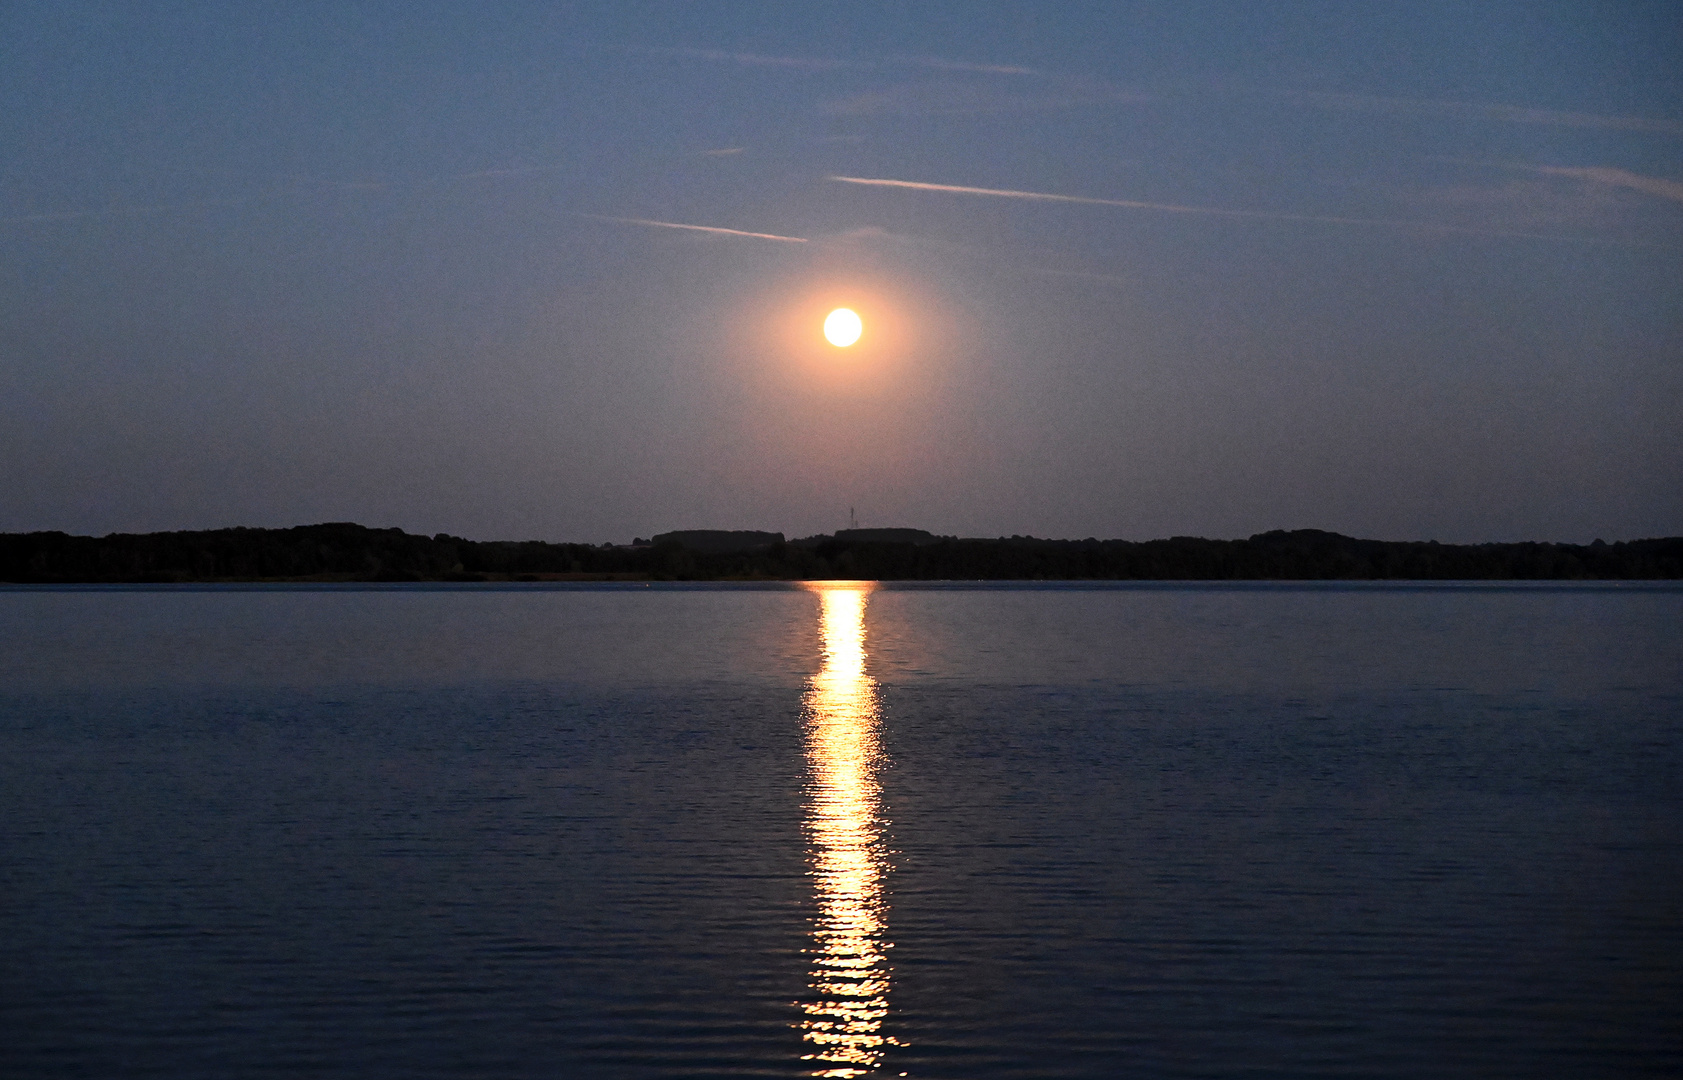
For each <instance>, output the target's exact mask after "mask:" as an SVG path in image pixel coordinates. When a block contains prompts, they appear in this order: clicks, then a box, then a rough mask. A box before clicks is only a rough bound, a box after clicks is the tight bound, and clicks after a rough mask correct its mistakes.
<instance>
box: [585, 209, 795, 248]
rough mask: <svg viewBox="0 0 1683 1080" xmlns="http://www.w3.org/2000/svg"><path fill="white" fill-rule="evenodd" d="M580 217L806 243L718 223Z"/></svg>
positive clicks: (654, 227)
mask: <svg viewBox="0 0 1683 1080" xmlns="http://www.w3.org/2000/svg"><path fill="white" fill-rule="evenodd" d="M579 216H580V217H586V218H590V219H591V220H592V221H612V222H616V223H618V224H620V225H643V226H647V227H648V228H652V229H683V230H685V231H687V232H698V233H709V234H711V235H714V236H740V237H745V238H747V239H750V240H778V241H782V242H783V243H786V244H804V243H806V242H807V239H806V237H804V236H779V235H778V234H777V233H763V232H747V231H745V230H742V229H726V228H722V227H720V226H718V225H685V224H683V223H682V222H677V221H651V220H650V219H648V218H628V217H608V216H606V215H603V214H580V215H579Z"/></svg>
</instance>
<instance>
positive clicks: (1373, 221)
mask: <svg viewBox="0 0 1683 1080" xmlns="http://www.w3.org/2000/svg"><path fill="white" fill-rule="evenodd" d="M828 179H830V180H833V181H835V182H837V183H842V184H862V185H865V186H868V187H887V188H901V189H906V190H910V191H931V192H938V193H943V194H950V195H980V196H985V197H989V198H1001V199H1027V200H1032V201H1034V202H1055V203H1076V204H1079V205H1083V206H1117V207H1122V208H1124V209H1128V210H1154V211H1157V212H1158V213H1165V214H1192V215H1198V216H1203V217H1224V218H1242V219H1247V220H1252V221H1301V222H1313V223H1316V224H1323V225H1358V226H1364V227H1368V228H1386V229H1406V230H1412V231H1417V232H1434V233H1454V234H1457V235H1463V236H1505V237H1513V238H1517V239H1527V240H1565V241H1568V242H1572V243H1582V244H1605V243H1617V244H1625V245H1628V244H1629V243H1631V242H1629V241H1619V240H1606V239H1603V238H1601V237H1588V236H1561V235H1558V234H1551V233H1533V232H1519V231H1513V230H1508V229H1478V228H1471V227H1467V226H1461V225H1439V224H1435V223H1432V222H1425V221H1405V220H1400V219H1393V218H1354V217H1332V216H1326V215H1320V214H1287V213H1280V212H1278V211H1273V210H1227V209H1223V208H1221V207H1214V206H1182V205H1179V204H1177V203H1157V202H1141V201H1139V200H1137V199H1098V198H1093V197H1090V196H1086V195H1057V194H1052V193H1049V192H1043V191H1015V190H1012V189H1009V188H983V187H966V186H963V185H960V184H927V183H922V182H920V181H915V180H884V179H878V178H873V177H863V176H831V177H828ZM1637 246H1642V247H1648V246H1654V245H1648V244H1638V245H1637Z"/></svg>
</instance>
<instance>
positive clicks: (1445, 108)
mask: <svg viewBox="0 0 1683 1080" xmlns="http://www.w3.org/2000/svg"><path fill="white" fill-rule="evenodd" d="M1274 96H1275V97H1281V98H1287V99H1289V100H1294V101H1301V102H1304V103H1305V104H1309V105H1316V106H1320V107H1322V108H1328V109H1346V110H1351V111H1359V112H1409V113H1436V114H1439V115H1446V116H1477V117H1483V118H1485V119H1489V120H1504V121H1507V122H1508V123H1512V124H1547V125H1551V126H1554V127H1576V128H1602V129H1606V130H1612V131H1648V132H1653V133H1655V134H1659V135H1683V123H1679V122H1678V121H1676V120H1661V119H1655V118H1652V117H1645V116H1601V115H1598V114H1596V113H1583V112H1558V111H1555V110H1553V109H1533V108H1530V107H1528V106H1524V105H1498V104H1487V103H1481V102H1474V101H1441V100H1437V99H1434V98H1396V97H1373V96H1369V95H1366V94H1333V93H1326V92H1323V91H1282V92H1278V93H1276V94H1275V95H1274Z"/></svg>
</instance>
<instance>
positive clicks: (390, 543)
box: [0, 523, 1683, 584]
mask: <svg viewBox="0 0 1683 1080" xmlns="http://www.w3.org/2000/svg"><path fill="white" fill-rule="evenodd" d="M866 531H867V530H860V532H866ZM873 531H874V530H873ZM908 532H909V530H908ZM684 535H685V534H682V533H676V534H665V535H663V536H662V537H660V538H659V540H660V542H659V543H646V542H645V543H638V544H633V545H627V546H615V545H603V546H593V545H589V544H550V543H544V542H542V541H536V540H529V541H508V540H499V541H489V542H479V541H473V540H463V539H461V538H459V537H454V536H448V535H445V534H443V533H440V534H438V535H437V536H431V537H428V536H415V535H411V534H409V533H405V532H403V531H402V530H401V529H370V528H365V527H364V526H361V525H355V524H348V523H331V524H323V525H302V526H298V527H296V528H291V529H243V528H242V529H215V530H209V531H204V532H166V533H145V534H127V533H113V534H111V535H109V536H103V537H93V536H70V535H68V534H66V533H62V532H35V533H4V534H0V581H7V582H19V583H41V584H49V583H73V582H112V583H118V582H194V581H286V580H297V581H504V580H564V579H578V580H608V579H621V580H630V579H652V580H680V581H684V580H689V581H705V580H722V579H750V580H751V579H764V580H803V579H825V578H870V579H878V580H966V579H968V580H979V579H992V580H1059V579H1065V580H1074V579H1111V580H1126V579H1135V580H1215V581H1220V580H1245V579H1250V580H1267V579H1276V580H1333V579H1345V580H1361V579H1410V580H1450V579H1461V580H1466V579H1530V580H1540V579H1595V578H1600V579H1612V578H1627V579H1631V578H1637V579H1641V578H1646V579H1652V578H1680V577H1683V537H1670V538H1663V539H1651V540H1634V541H1629V542H1621V543H1614V544H1606V543H1603V542H1601V541H1599V540H1597V541H1596V542H1595V543H1593V544H1587V545H1586V544H1550V543H1518V544H1439V543H1436V542H1415V541H1408V542H1396V541H1385V540H1356V539H1352V538H1350V537H1347V536H1340V535H1338V534H1337V533H1329V532H1321V531H1318V530H1314V529H1299V530H1295V531H1291V532H1286V531H1275V532H1267V533H1260V534H1258V535H1256V536H1252V537H1250V538H1249V539H1246V540H1204V539H1201V538H1198V537H1189V536H1177V537H1173V538H1171V539H1167V540H1149V541H1144V542H1138V543H1136V542H1133V541H1127V540H1093V539H1087V540H1040V539H1036V538H1034V537H1030V536H1013V537H1009V538H1006V537H1001V538H999V539H992V540H984V539H958V538H953V537H932V538H929V539H928V540H924V539H921V538H920V539H919V541H918V542H911V541H897V540H882V539H876V538H871V537H860V538H854V537H849V536H846V535H838V536H816V537H809V538H806V539H802V540H792V541H785V540H784V539H783V538H782V536H781V534H777V533H767V534H755V535H756V536H759V535H763V536H766V537H768V538H770V539H769V541H768V542H766V543H764V544H755V545H752V546H751V547H744V548H742V549H739V550H731V551H720V550H696V549H695V547H693V546H686V545H685V544H684V543H683V542H682V540H681V538H682V537H683V536H684ZM744 535H746V534H744ZM699 546H703V547H708V546H710V547H714V548H716V547H717V546H718V545H699Z"/></svg>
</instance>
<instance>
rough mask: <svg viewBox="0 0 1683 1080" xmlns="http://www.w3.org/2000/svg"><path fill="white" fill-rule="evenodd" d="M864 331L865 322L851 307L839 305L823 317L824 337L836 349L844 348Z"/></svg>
mask: <svg viewBox="0 0 1683 1080" xmlns="http://www.w3.org/2000/svg"><path fill="white" fill-rule="evenodd" d="M864 332H865V324H864V323H863V322H861V321H860V319H859V314H858V313H857V312H855V311H854V310H853V309H852V308H844V307H839V308H837V309H836V310H834V311H832V312H830V314H829V315H828V316H826V317H825V319H824V337H825V338H827V339H828V340H829V342H830V344H832V345H834V346H836V347H837V348H838V349H845V348H847V347H848V346H849V345H851V344H853V343H854V342H855V341H858V340H859V335H860V334H862V333H864Z"/></svg>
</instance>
